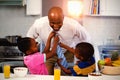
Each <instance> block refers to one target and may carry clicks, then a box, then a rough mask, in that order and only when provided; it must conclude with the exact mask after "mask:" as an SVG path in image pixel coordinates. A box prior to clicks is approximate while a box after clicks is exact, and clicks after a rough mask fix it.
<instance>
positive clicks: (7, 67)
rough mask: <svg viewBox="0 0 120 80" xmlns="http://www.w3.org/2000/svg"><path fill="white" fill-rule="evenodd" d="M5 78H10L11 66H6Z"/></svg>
mask: <svg viewBox="0 0 120 80" xmlns="http://www.w3.org/2000/svg"><path fill="white" fill-rule="evenodd" d="M3 70H4V77H5V78H10V65H4V69H3Z"/></svg>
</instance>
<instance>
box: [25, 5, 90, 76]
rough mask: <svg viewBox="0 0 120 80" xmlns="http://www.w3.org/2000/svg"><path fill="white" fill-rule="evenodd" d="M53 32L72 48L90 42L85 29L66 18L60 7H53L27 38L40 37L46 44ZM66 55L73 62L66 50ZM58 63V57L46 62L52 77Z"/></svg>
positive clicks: (30, 30)
mask: <svg viewBox="0 0 120 80" xmlns="http://www.w3.org/2000/svg"><path fill="white" fill-rule="evenodd" d="M53 30H54V31H55V32H57V34H59V38H60V42H62V43H64V44H66V45H68V46H71V47H74V46H75V45H76V44H77V43H79V42H83V41H84V42H89V41H90V37H89V34H88V33H87V31H86V30H85V28H84V27H82V26H81V25H80V24H79V23H78V22H77V21H75V20H74V19H71V18H68V17H64V14H63V11H62V9H61V8H60V7H52V8H51V9H50V10H49V12H48V16H45V17H42V18H40V19H37V20H36V21H35V22H34V24H33V25H32V26H31V27H30V29H29V31H28V33H27V36H28V37H32V38H35V39H37V38H38V37H39V38H40V39H41V40H42V41H44V43H45V44H46V42H47V38H48V36H49V34H50V33H51V31H53ZM73 44H75V45H73ZM64 54H65V56H66V58H67V61H68V62H72V61H73V58H74V57H73V55H72V54H71V53H69V52H67V50H64ZM56 61H57V57H56V56H55V57H53V58H50V59H49V60H47V62H46V66H47V68H48V72H49V74H50V75H53V74H54V71H53V70H54V64H55V63H56Z"/></svg>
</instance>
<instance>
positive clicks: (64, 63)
mask: <svg viewBox="0 0 120 80" xmlns="http://www.w3.org/2000/svg"><path fill="white" fill-rule="evenodd" d="M44 48H45V44H44V42H43V41H41V42H40V52H41V53H42V52H43V50H44ZM57 55H58V58H60V59H61V58H62V61H61V65H62V66H64V67H65V68H68V63H67V61H66V58H65V56H64V52H63V50H62V48H61V47H60V46H59V45H58V46H57Z"/></svg>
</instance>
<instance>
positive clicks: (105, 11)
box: [84, 0, 120, 16]
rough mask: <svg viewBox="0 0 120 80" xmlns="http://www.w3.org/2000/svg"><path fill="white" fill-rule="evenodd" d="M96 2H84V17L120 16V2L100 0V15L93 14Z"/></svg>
mask: <svg viewBox="0 0 120 80" xmlns="http://www.w3.org/2000/svg"><path fill="white" fill-rule="evenodd" d="M93 1H94V0H84V15H89V16H120V6H119V3H120V0H99V3H98V9H99V14H91V12H92V10H93V9H92V5H93V4H92V2H93Z"/></svg>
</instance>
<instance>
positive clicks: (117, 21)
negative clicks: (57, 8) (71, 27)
mask: <svg viewBox="0 0 120 80" xmlns="http://www.w3.org/2000/svg"><path fill="white" fill-rule="evenodd" d="M83 25H84V27H86V29H87V30H88V31H89V33H90V35H91V37H92V41H93V43H94V44H96V45H101V44H102V45H104V44H119V45H120V40H119V37H120V31H119V30H120V16H86V17H84V20H83Z"/></svg>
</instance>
